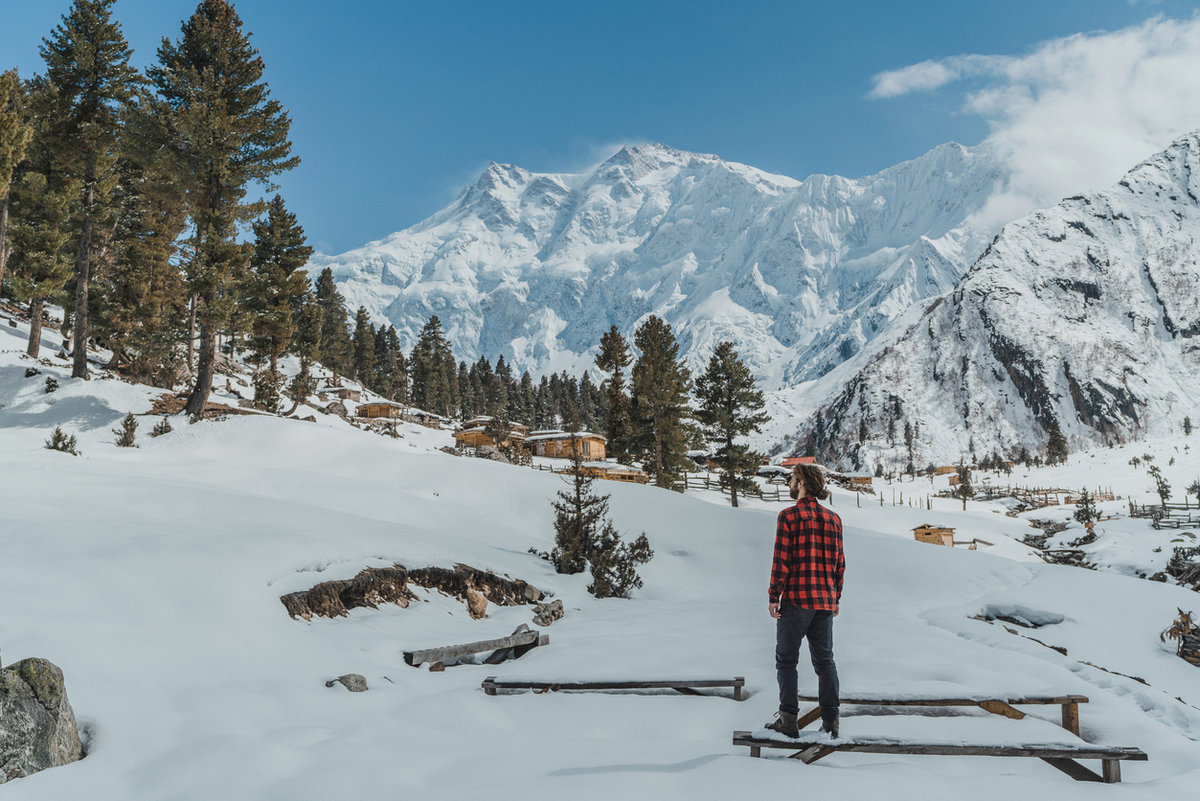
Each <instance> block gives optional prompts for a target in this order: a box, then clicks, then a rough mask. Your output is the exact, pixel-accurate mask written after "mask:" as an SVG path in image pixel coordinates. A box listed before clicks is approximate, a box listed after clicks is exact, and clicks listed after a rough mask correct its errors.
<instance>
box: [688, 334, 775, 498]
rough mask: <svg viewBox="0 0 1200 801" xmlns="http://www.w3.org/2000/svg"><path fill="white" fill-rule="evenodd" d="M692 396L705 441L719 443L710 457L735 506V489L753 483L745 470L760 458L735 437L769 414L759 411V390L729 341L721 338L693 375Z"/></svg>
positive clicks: (748, 487) (758, 424)
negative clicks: (696, 402)
mask: <svg viewBox="0 0 1200 801" xmlns="http://www.w3.org/2000/svg"><path fill="white" fill-rule="evenodd" d="M696 398H697V399H698V400H699V401H700V408H699V410H698V411H697V412H696V420H697V421H698V422H699V423H700V424H701V426H703V433H704V436H705V437H706V438H707V439H708V441H709V442H716V443H719V444H718V447H717V450H716V453H715V454H714V458H715V460H716V462H717V464H718V465H719V466H720V468H721V485H722V486H723V487H728V488H729V498H730V502H731V503H732V505H733V506H737V505H738V501H737V499H738V491H739V490H740V491H742V492H743V493H744V492H746V491H747V490H751V489H753V488H754V487H755V486H756V485H755V483H754V481H753V480H752V479H750V478H749V477H748V476H747V475H746V473H753V471H754V469H755V468H756V467H758V465H759V463H760V462H761V457H760V456H759V455H758V454H756V453H753V452H751V450H750V448H749V447H748V446H747V445H745V444H744V443H743V442H738V441H737V440H740V439H743V438H744V437H746V436H749V435H750V434H753V433H754V432H756V431H759V430H760V427H761V426H762V424H763V423H765V422H767V420H769V419H770V418H769V417H768V416H767V415H766V414H765V413H763V411H762V409H763V403H764V401H763V394H762V393H761V392H759V391H758V390H757V389H756V388H755V383H754V376H753V375H752V374H751V373H750V369H749V368H748V367H746V365H745V364H743V363H742V360H741V359H740V358H738V354H737V351H735V350H734V349H733V343H732V342H721V343H720V344H719V345H717V347H716V350H714V351H713V355H712V358H710V359H709V360H708V369H707V370H705V372H704V373H703V374H702V375H700V376H699V377H698V378H697V379H696Z"/></svg>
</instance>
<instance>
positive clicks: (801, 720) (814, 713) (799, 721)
mask: <svg viewBox="0 0 1200 801" xmlns="http://www.w3.org/2000/svg"><path fill="white" fill-rule="evenodd" d="M820 719H821V707H819V706H818V707H815V708H813V709H810V710H808V711H807V712H805V713H804V714H803V715H801V716H800V717H798V718H796V728H797V729H803V728H804V727H805V726H807V725H808V724H810V723H812V722H813V721H814V720H820Z"/></svg>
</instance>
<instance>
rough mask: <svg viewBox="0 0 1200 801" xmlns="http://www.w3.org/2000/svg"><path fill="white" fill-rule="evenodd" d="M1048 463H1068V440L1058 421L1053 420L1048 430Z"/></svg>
mask: <svg viewBox="0 0 1200 801" xmlns="http://www.w3.org/2000/svg"><path fill="white" fill-rule="evenodd" d="M1046 434H1047V436H1048V439H1047V441H1046V463H1047V464H1065V463H1066V461H1067V438H1066V437H1064V436H1063V433H1062V429H1060V428H1059V427H1058V420H1051V421H1050V426H1049V427H1048V428H1047V429H1046Z"/></svg>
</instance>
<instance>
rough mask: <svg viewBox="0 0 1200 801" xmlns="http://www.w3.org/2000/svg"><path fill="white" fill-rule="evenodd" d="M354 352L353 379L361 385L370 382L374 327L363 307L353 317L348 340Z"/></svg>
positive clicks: (373, 372)
mask: <svg viewBox="0 0 1200 801" xmlns="http://www.w3.org/2000/svg"><path fill="white" fill-rule="evenodd" d="M350 341H351V344H352V347H353V351H354V377H355V378H357V379H358V380H359V381H361V382H363V383H368V382H370V380H371V378H372V377H373V376H374V374H375V326H374V325H372V324H371V315H370V314H369V313H368V312H367V309H366V307H365V306H359V307H358V311H357V312H356V313H355V315H354V333H353V334H352V335H351V338H350Z"/></svg>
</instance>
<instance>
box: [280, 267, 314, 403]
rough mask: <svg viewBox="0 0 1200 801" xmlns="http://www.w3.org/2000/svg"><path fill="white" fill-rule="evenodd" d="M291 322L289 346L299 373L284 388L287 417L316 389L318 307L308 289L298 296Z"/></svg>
mask: <svg viewBox="0 0 1200 801" xmlns="http://www.w3.org/2000/svg"><path fill="white" fill-rule="evenodd" d="M295 320H296V327H295V330H294V331H293V332H292V345H291V347H292V350H293V351H295V353H296V355H297V356H298V357H300V372H298V373H297V374H296V376H295V377H294V378H293V379H292V382H291V385H290V386H289V387H288V391H289V392H291V394H292V400H293V403H292V408H291V409H289V410H288V411H287V412H285V413H284V414H285V415H286V416H288V417H290V416H291V415H293V414H295V413H296V409H298V408H300V404H301V403H303V402H304V401H305V400H306V399H307V398H308V396H309V395H311V394H313V392H315V391H316V389H317V382H316V379H314V378H313V377H312V366H313V363H314V362H316V361H317V357H318V356H319V355H320V353H321V307H320V306H318V305H317V299H316V296H315V295H313V293H312V291H311V290H306V291H305V293H304V294H303V296H301V298H300V302H299V306H298V308H297V310H296V311H295Z"/></svg>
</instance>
